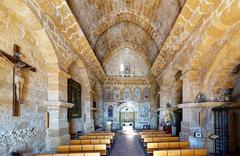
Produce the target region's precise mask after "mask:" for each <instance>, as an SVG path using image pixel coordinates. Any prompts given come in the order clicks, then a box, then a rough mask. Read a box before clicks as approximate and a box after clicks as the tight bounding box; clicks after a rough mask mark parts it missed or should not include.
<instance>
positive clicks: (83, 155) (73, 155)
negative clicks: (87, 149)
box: [36, 153, 100, 156]
mask: <svg viewBox="0 0 240 156" xmlns="http://www.w3.org/2000/svg"><path fill="white" fill-rule="evenodd" d="M36 156H100V153H58V154H37V155H36Z"/></svg>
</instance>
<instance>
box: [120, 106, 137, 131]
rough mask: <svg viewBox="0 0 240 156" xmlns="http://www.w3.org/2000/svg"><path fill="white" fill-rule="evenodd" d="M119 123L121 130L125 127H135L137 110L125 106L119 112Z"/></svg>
mask: <svg viewBox="0 0 240 156" xmlns="http://www.w3.org/2000/svg"><path fill="white" fill-rule="evenodd" d="M119 121H120V125H121V128H123V126H124V125H125V126H132V127H133V129H134V127H135V110H134V109H133V108H132V107H129V106H125V107H123V108H121V109H120V111H119Z"/></svg>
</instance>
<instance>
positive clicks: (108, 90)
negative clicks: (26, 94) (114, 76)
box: [104, 87, 111, 100]
mask: <svg viewBox="0 0 240 156" xmlns="http://www.w3.org/2000/svg"><path fill="white" fill-rule="evenodd" d="M104 99H105V100H111V88H110V87H109V88H105V89H104Z"/></svg>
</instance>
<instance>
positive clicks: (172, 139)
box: [143, 137, 179, 143]
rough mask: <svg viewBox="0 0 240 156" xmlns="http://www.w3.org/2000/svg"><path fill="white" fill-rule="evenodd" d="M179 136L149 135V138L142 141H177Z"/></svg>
mask: <svg viewBox="0 0 240 156" xmlns="http://www.w3.org/2000/svg"><path fill="white" fill-rule="evenodd" d="M178 141H179V137H149V138H144V140H143V142H144V143H148V142H178Z"/></svg>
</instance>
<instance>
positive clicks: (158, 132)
mask: <svg viewBox="0 0 240 156" xmlns="http://www.w3.org/2000/svg"><path fill="white" fill-rule="evenodd" d="M147 134H166V133H165V132H163V131H150V132H139V135H147Z"/></svg>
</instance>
